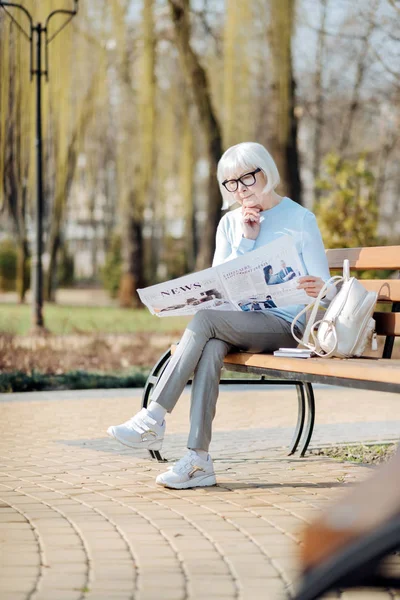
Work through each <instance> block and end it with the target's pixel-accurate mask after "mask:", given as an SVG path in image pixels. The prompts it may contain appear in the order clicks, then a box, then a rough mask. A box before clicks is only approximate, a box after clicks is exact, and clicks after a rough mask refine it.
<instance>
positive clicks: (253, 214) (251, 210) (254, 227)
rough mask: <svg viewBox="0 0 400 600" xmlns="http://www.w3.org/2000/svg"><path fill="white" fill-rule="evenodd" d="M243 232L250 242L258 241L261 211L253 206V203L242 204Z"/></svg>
mask: <svg viewBox="0 0 400 600" xmlns="http://www.w3.org/2000/svg"><path fill="white" fill-rule="evenodd" d="M242 231H243V237H245V238H247V239H248V240H256V239H257V237H258V234H259V233H260V209H259V208H258V207H255V206H251V202H248V203H246V201H244V202H243V204H242Z"/></svg>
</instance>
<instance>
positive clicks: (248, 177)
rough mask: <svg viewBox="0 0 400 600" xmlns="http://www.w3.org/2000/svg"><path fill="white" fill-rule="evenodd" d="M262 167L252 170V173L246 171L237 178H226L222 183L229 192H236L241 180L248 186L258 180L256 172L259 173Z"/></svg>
mask: <svg viewBox="0 0 400 600" xmlns="http://www.w3.org/2000/svg"><path fill="white" fill-rule="evenodd" d="M260 171H261V169H256V170H255V171H251V172H250V173H245V174H244V175H242V176H241V177H238V178H237V179H226V180H225V181H223V182H222V185H223V186H224V188H225V189H226V190H228V192H236V191H237V189H238V187H239V181H240V183H241V184H242V185H245V186H246V187H250V186H252V185H254V184H255V182H256V173H259V172H260Z"/></svg>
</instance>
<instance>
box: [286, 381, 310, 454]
mask: <svg viewBox="0 0 400 600" xmlns="http://www.w3.org/2000/svg"><path fill="white" fill-rule="evenodd" d="M296 390H297V401H298V409H297V424H296V429H295V431H294V434H293V438H292V441H291V444H290V447H289V454H288V456H291V455H292V454H294V453H295V452H296V450H297V446H298V445H299V442H300V438H301V434H302V433H303V427H304V420H305V413H306V403H305V397H304V383H296Z"/></svg>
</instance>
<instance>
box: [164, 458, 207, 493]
mask: <svg viewBox="0 0 400 600" xmlns="http://www.w3.org/2000/svg"><path fill="white" fill-rule="evenodd" d="M156 483H158V484H159V485H163V486H165V487H169V488H173V489H175V490H183V489H186V488H192V487H205V486H208V485H216V483H217V481H216V479H215V473H214V467H213V462H212V460H211V456H210V455H208V458H207V460H205V459H203V458H201V457H200V456H199V455H198V454H197V452H195V451H194V450H189V451H188V452H187V453H186V454H185V456H183V457H182V458H181V459H180V460H178V462H177V463H175V464H174V465H173V466H172V467H169V469H168V471H166V472H165V473H161V475H159V476H158V477H157V479H156Z"/></svg>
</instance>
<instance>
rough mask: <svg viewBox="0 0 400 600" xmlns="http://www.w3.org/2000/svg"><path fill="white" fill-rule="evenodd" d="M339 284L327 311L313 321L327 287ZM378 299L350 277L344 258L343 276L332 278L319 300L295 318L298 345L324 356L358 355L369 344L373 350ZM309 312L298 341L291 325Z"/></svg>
mask: <svg viewBox="0 0 400 600" xmlns="http://www.w3.org/2000/svg"><path fill="white" fill-rule="evenodd" d="M342 282H343V285H342V287H341V289H340V290H339V292H338V293H337V294H336V296H335V297H334V298H333V300H332V302H331V303H330V305H329V307H328V308H327V310H326V313H325V315H324V318H323V319H321V320H319V321H316V316H317V312H318V309H319V308H320V302H321V300H322V298H323V296H324V295H325V294H326V291H327V289H328V286H329V285H330V284H334V285H335V286H337V285H339V284H340V283H342ZM377 299H378V294H377V293H376V292H368V291H367V290H366V289H365V287H364V286H363V285H362V284H361V283H360V282H359V281H358V280H357V279H356V278H355V277H350V264H349V261H348V260H347V259H346V260H345V261H344V262H343V277H341V276H335V277H331V278H330V279H329V280H328V281H327V282H326V283H325V285H324V286H323V288H322V289H321V291H320V293H319V294H318V297H317V298H316V299H315V300H314V301H313V302H311V304H309V305H308V306H306V307H305V308H303V310H302V311H300V312H299V314H298V315H297V316H296V317H295V319H294V320H293V323H292V335H293V337H294V338H295V340H296V341H297V342H299V344H302V345H303V346H306V347H307V348H309V349H310V350H312V351H313V352H315V354H317V355H318V356H323V357H334V356H336V357H339V358H350V357H351V356H361V355H362V353H363V352H364V350H365V348H366V346H367V344H371V347H372V350H376V349H377V344H376V334H375V320H374V319H373V318H372V315H373V313H374V310H375V305H376V302H377ZM311 309H312V310H311ZM309 310H311V315H310V318H309V320H308V323H307V326H306V330H305V332H304V336H303V339H302V340H300V339H299V338H298V337H297V336H296V335H295V333H294V326H295V325H296V322H297V321H298V319H299V317H301V316H302V315H303V314H305V313H307V312H308V311H309ZM316 328H318V329H317V331H315V329H316ZM310 336H311V338H312V341H310ZM371 342H372V343H371Z"/></svg>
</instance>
